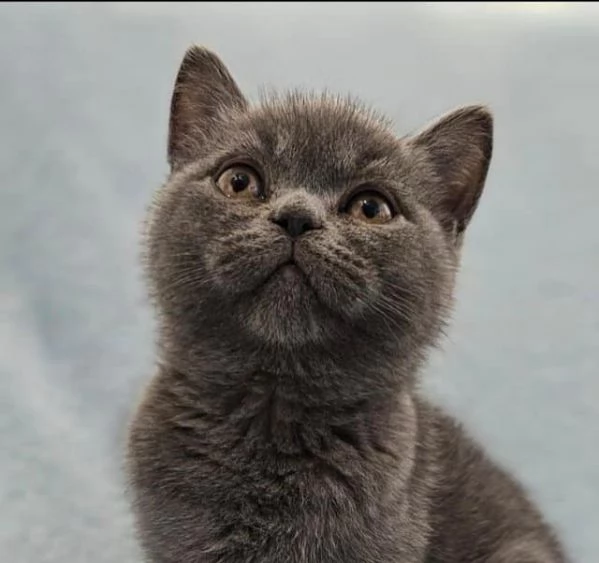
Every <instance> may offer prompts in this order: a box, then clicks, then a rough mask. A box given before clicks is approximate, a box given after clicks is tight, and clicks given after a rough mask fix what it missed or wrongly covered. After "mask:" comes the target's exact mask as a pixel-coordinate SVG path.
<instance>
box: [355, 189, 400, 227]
mask: <svg viewBox="0 0 599 563" xmlns="http://www.w3.org/2000/svg"><path fill="white" fill-rule="evenodd" d="M345 212H346V213H347V214H349V215H351V216H352V217H355V218H356V219H359V220H360V221H364V222H366V223H377V224H381V223H387V222H389V221H391V219H393V217H394V216H395V211H394V209H393V205H392V203H391V202H390V201H389V200H388V199H387V198H386V197H385V196H384V195H382V194H380V193H377V192H374V191H363V192H359V193H357V194H355V195H354V196H353V197H352V198H351V199H350V200H349V202H348V203H347V205H346V206H345Z"/></svg>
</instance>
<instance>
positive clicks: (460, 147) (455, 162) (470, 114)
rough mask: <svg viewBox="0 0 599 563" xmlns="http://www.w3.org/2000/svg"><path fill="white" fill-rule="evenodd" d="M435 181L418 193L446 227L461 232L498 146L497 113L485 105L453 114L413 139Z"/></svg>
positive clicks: (477, 198)
mask: <svg viewBox="0 0 599 563" xmlns="http://www.w3.org/2000/svg"><path fill="white" fill-rule="evenodd" d="M407 145H408V147H410V148H411V149H412V150H414V151H416V153H417V154H418V153H419V154H420V155H421V157H422V158H423V159H424V160H425V161H426V162H427V163H428V164H429V166H432V168H433V172H434V176H435V180H434V181H433V182H431V184H430V185H426V186H423V192H422V193H421V194H419V196H420V198H421V201H422V202H423V204H424V205H426V206H427V207H428V208H429V209H430V210H431V212H432V213H433V215H435V217H436V218H437V220H438V221H439V222H440V223H441V225H442V226H443V228H444V229H446V231H448V232H450V233H452V234H455V235H456V236H459V235H460V234H461V233H462V232H463V231H464V230H465V229H466V227H467V226H468V223H469V222H470V220H471V219H472V216H473V214H474V212H475V211H476V207H477V205H478V201H479V199H480V196H481V194H482V192H483V188H484V185H485V181H486V177H487V172H488V170H489V164H490V162H491V155H492V151H493V116H492V114H491V112H490V111H489V109H488V108H486V107H485V106H481V105H474V106H466V107H463V108H459V109H457V110H455V111H453V112H451V113H448V114H446V115H444V116H442V117H441V118H440V119H438V120H437V121H436V122H434V123H433V124H432V125H430V126H428V127H426V128H425V129H424V130H423V131H422V132H420V133H418V134H417V135H415V136H413V137H411V138H409V139H408V140H407Z"/></svg>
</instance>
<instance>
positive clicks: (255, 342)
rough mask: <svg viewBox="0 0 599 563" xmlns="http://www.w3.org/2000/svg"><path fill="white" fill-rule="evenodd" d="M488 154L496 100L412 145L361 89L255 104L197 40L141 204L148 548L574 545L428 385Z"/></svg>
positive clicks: (538, 552)
mask: <svg viewBox="0 0 599 563" xmlns="http://www.w3.org/2000/svg"><path fill="white" fill-rule="evenodd" d="M491 152H492V117H491V114H490V113H489V111H488V110H487V109H485V108H484V107H480V106H472V107H464V108H461V109H458V110H456V111H454V112H453V113H451V114H448V115H446V116H444V117H442V118H440V119H439V120H438V121H437V122H436V123H434V124H432V125H430V126H429V127H427V128H426V129H424V130H423V131H422V132H420V133H419V134H415V135H412V136H409V137H403V138H396V137H395V136H394V134H393V133H392V131H391V129H390V126H389V124H388V123H386V122H385V121H384V120H383V119H382V118H380V117H379V116H377V115H376V114H375V113H373V112H372V111H370V110H367V109H365V108H363V107H361V106H360V105H359V104H356V103H355V102H352V101H349V100H343V99H338V98H333V97H330V96H322V97H318V96H307V95H300V94H297V93H292V94H289V95H286V96H282V97H279V98H277V97H271V98H269V99H266V100H264V102H263V103H262V104H260V105H257V106H254V105H250V104H249V103H248V102H247V101H246V99H245V98H244V96H243V95H242V93H241V92H240V90H239V88H238V86H237V85H236V83H235V81H234V79H233V78H232V77H231V75H230V74H229V72H228V70H227V69H226V68H225V66H224V65H223V63H222V62H221V61H220V59H219V58H218V57H217V56H216V55H214V54H212V53H211V52H209V51H207V50H205V49H203V48H199V47H193V48H191V49H190V50H189V51H188V52H187V53H186V55H185V58H184V60H183V62H182V65H181V68H180V70H179V73H178V76H177V80H176V85H175V89H174V93H173V97H172V105H171V116H170V130H169V139H168V158H169V163H170V166H171V172H172V173H171V175H170V177H169V179H168V182H167V183H166V185H164V186H163V187H162V189H161V190H160V191H159V193H158V194H157V197H156V200H155V202H154V205H153V206H152V209H151V212H150V214H149V219H148V233H147V256H146V258H147V260H146V262H147V272H148V277H149V280H150V284H149V285H150V287H151V293H152V297H153V299H154V301H155V304H156V307H157V310H158V312H159V318H160V333H159V344H160V366H159V369H158V373H157V374H156V375H155V377H154V379H153V380H152V382H151V384H150V385H149V388H148V389H147V390H146V393H145V395H144V397H143V400H142V402H141V404H140V405H139V406H138V408H137V410H136V413H135V416H134V420H133V421H132V424H131V427H130V435H129V444H128V456H127V460H128V462H127V470H128V474H129V479H130V484H131V491H132V495H133V499H132V502H133V506H134V510H135V515H136V521H137V527H138V530H139V535H140V542H141V544H142V546H143V549H144V551H145V553H146V557H147V561H150V562H152V563H225V562H226V563H241V562H248V563H250V562H256V563H258V562H260V563H283V562H289V563H296V562H297V563H300V562H305V563H333V562H335V563H357V562H360V563H392V562H393V563H417V562H418V563H422V562H426V563H482V562H485V563H559V562H564V561H565V556H564V555H563V554H562V550H561V547H560V545H559V542H558V540H557V539H556V537H555V535H554V532H553V531H552V530H551V528H550V527H549V526H548V524H547V523H546V522H545V521H544V520H543V517H542V516H541V515H540V514H539V512H538V510H537V509H536V508H535V507H534V506H533V505H532V504H531V502H530V501H529V500H528V498H527V494H526V492H525V491H524V490H523V488H522V487H521V486H520V485H519V484H517V483H516V482H515V481H514V479H513V478H511V477H510V476H509V475H508V474H506V472H505V471H504V470H502V469H501V468H500V467H498V466H497V465H496V464H494V463H493V462H492V461H491V460H490V459H489V458H487V457H486V456H485V454H484V453H483V452H482V450H481V449H480V448H479V446H478V445H477V444H475V443H474V442H473V441H472V440H471V439H470V438H469V437H468V436H467V434H465V433H464V431H463V430H462V429H461V428H460V426H459V425H458V424H457V423H456V422H455V421H454V420H452V419H451V418H449V417H448V416H446V415H445V414H443V412H441V411H440V410H439V409H438V408H436V407H434V406H432V405H430V404H429V403H428V402H426V401H425V400H424V399H422V398H421V397H420V396H418V394H417V393H416V390H415V384H416V382H417V375H418V372H419V369H420V368H421V366H422V364H423V362H424V361H425V359H426V356H427V351H428V350H429V349H430V348H431V347H432V346H434V345H435V343H436V342H437V339H438V338H439V336H440V332H441V331H442V330H443V327H444V324H445V323H446V321H447V319H448V317H449V313H450V310H451V306H452V294H453V287H454V283H455V277H456V269H457V266H458V262H459V252H460V245H461V242H462V239H463V236H464V232H465V229H466V227H467V226H468V223H469V221H470V219H471V218H472V215H473V213H474V211H475V209H476V207H477V204H478V201H479V198H480V195H481V193H482V191H483V186H484V184H485V179H486V176H487V171H488V168H489V162H490V159H491Z"/></svg>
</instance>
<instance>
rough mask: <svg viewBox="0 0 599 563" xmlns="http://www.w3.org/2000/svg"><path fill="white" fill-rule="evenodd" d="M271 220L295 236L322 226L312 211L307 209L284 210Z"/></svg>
mask: <svg viewBox="0 0 599 563" xmlns="http://www.w3.org/2000/svg"><path fill="white" fill-rule="evenodd" d="M271 220H272V222H273V223H276V224H277V225H279V226H280V227H282V228H283V229H285V230H286V231H287V232H288V233H289V235H290V236H292V237H293V238H297V237H299V236H301V235H303V234H304V233H307V232H308V231H312V230H313V229H320V228H321V227H322V224H321V223H320V221H318V220H316V218H315V217H314V216H313V215H312V214H311V213H308V212H306V211H284V212H283V213H279V214H278V215H277V216H275V217H273V218H272V219H271Z"/></svg>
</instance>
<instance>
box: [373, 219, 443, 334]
mask: <svg viewBox="0 0 599 563" xmlns="http://www.w3.org/2000/svg"><path fill="white" fill-rule="evenodd" d="M381 249H382V250H383V251H384V254H385V256H386V259H385V261H384V262H383V263H381V264H380V271H381V273H382V274H381V275H382V278H383V290H382V292H381V295H380V297H379V308H380V309H382V310H384V311H385V313H386V316H387V318H388V319H391V320H392V321H393V324H394V325H395V326H399V327H401V328H403V329H404V330H407V331H408V332H410V333H411V334H413V335H414V336H415V337H416V336H419V335H421V336H422V337H423V338H425V339H426V338H429V337H430V338H434V337H436V334H437V332H438V330H439V329H440V327H441V325H442V323H443V321H444V319H445V317H446V316H447V314H448V311H449V307H450V304H451V293H452V287H453V280H454V275H455V262H454V253H453V252H452V249H451V248H450V247H449V246H448V244H447V241H446V240H445V238H444V236H443V234H442V232H441V231H440V229H437V228H436V225H435V223H434V222H432V221H430V220H429V218H428V217H427V216H426V215H424V216H422V217H420V216H419V217H418V218H417V220H416V221H415V222H406V223H404V224H403V225H402V228H401V230H400V232H399V233H397V236H396V237H395V239H394V240H385V241H384V242H383V243H382V244H381Z"/></svg>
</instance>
